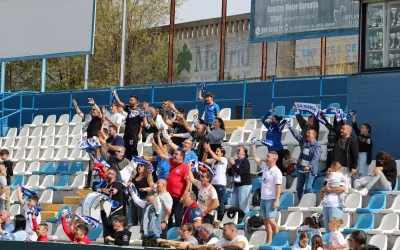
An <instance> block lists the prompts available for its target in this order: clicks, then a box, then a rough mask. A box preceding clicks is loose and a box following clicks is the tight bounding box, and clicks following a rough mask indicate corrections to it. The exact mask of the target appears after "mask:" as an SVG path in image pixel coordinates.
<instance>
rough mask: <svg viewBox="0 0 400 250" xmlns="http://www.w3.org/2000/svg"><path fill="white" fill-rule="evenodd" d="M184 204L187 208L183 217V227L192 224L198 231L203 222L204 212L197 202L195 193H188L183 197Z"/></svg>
mask: <svg viewBox="0 0 400 250" xmlns="http://www.w3.org/2000/svg"><path fill="white" fill-rule="evenodd" d="M182 203H183V205H184V206H185V209H184V210H183V216H182V225H181V226H183V225H185V224H186V223H189V224H192V225H193V226H194V229H195V230H197V229H198V228H199V227H200V225H201V221H202V220H203V215H202V214H203V212H202V211H201V209H200V207H199V205H198V204H197V202H196V195H195V194H194V193H193V192H186V193H185V194H184V195H183V197H182Z"/></svg>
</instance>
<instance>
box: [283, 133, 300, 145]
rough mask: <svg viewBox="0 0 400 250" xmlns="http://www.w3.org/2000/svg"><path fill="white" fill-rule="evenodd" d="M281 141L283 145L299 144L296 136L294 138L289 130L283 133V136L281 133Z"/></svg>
mask: <svg viewBox="0 0 400 250" xmlns="http://www.w3.org/2000/svg"><path fill="white" fill-rule="evenodd" d="M281 142H282V145H283V146H286V145H296V146H297V145H299V142H298V141H297V140H296V138H294V136H293V135H292V132H290V131H289V130H288V131H287V132H286V133H285V137H283V134H282V139H281Z"/></svg>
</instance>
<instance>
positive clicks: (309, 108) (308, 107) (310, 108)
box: [293, 102, 326, 124]
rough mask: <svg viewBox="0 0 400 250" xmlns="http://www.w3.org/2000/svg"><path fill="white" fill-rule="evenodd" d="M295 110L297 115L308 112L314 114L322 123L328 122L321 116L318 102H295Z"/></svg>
mask: <svg viewBox="0 0 400 250" xmlns="http://www.w3.org/2000/svg"><path fill="white" fill-rule="evenodd" d="M293 110H294V113H295V114H296V115H299V114H301V112H307V113H309V114H311V115H313V116H314V117H315V118H316V119H317V120H318V121H319V122H320V123H322V124H326V122H325V121H324V120H323V119H322V118H321V116H320V114H319V109H318V106H317V105H316V104H313V103H304V102H295V103H294V105H293Z"/></svg>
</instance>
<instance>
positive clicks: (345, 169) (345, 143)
mask: <svg viewBox="0 0 400 250" xmlns="http://www.w3.org/2000/svg"><path fill="white" fill-rule="evenodd" d="M352 131H353V129H352V128H351V126H349V125H343V127H342V129H341V130H340V137H339V138H338V140H337V141H336V143H335V147H334V148H333V161H337V162H339V163H340V165H342V167H341V168H340V172H342V174H343V175H344V178H345V181H346V186H347V188H350V187H351V175H352V174H353V175H355V174H357V165H358V143H357V141H356V140H355V139H354V138H353V137H351V132H352Z"/></svg>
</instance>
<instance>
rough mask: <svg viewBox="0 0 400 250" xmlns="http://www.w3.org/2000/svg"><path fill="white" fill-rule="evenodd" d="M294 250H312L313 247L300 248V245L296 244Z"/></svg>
mask: <svg viewBox="0 0 400 250" xmlns="http://www.w3.org/2000/svg"><path fill="white" fill-rule="evenodd" d="M292 250H311V246H309V245H307V246H306V247H300V246H299V244H296V245H294V246H293V247H292Z"/></svg>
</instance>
